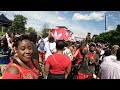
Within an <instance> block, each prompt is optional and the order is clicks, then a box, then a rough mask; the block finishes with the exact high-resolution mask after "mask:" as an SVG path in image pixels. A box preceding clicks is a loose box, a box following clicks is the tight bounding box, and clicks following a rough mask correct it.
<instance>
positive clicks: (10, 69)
mask: <svg viewBox="0 0 120 90" xmlns="http://www.w3.org/2000/svg"><path fill="white" fill-rule="evenodd" d="M6 71H7V72H9V73H11V74H13V75H18V74H19V73H20V71H19V69H18V68H17V67H15V66H10V67H8V68H7V69H6Z"/></svg>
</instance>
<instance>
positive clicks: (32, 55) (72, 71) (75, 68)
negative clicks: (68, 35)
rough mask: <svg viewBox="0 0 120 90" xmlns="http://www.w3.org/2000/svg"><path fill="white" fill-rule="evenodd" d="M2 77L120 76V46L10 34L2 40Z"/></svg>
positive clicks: (0, 45)
mask: <svg viewBox="0 0 120 90" xmlns="http://www.w3.org/2000/svg"><path fill="white" fill-rule="evenodd" d="M0 74H1V79H120V48H119V45H112V46H107V44H105V43H100V42H97V43H95V42H92V41H91V35H90V33H88V35H87V36H86V38H85V40H83V41H76V42H72V41H65V40H56V41H55V39H54V37H53V36H52V35H51V34H50V33H49V34H48V35H47V36H46V37H42V36H39V35H37V34H36V33H35V32H31V33H30V34H19V33H12V34H8V33H6V34H5V35H3V36H2V37H1V39H0Z"/></svg>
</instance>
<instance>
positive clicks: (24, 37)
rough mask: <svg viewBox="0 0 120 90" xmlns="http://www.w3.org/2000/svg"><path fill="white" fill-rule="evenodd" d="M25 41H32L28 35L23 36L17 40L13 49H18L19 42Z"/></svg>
mask: <svg viewBox="0 0 120 90" xmlns="http://www.w3.org/2000/svg"><path fill="white" fill-rule="evenodd" d="M25 39H27V40H30V39H29V36H28V35H27V34H23V35H21V36H20V37H17V38H15V40H14V44H13V47H18V45H19V41H22V40H25Z"/></svg>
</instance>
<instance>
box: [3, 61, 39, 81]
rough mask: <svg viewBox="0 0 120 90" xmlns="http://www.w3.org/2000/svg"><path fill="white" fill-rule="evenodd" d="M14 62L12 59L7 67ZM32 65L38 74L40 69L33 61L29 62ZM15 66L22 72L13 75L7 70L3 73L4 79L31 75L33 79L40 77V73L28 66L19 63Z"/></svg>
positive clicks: (27, 77) (23, 77)
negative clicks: (27, 67) (29, 68)
mask: <svg viewBox="0 0 120 90" xmlns="http://www.w3.org/2000/svg"><path fill="white" fill-rule="evenodd" d="M13 64H14V63H13V62H12V61H11V62H10V63H9V64H8V65H7V67H6V68H8V67H10V66H11V65H13ZM29 64H30V67H31V68H32V69H33V70H34V71H35V72H36V73H37V74H38V71H37V70H36V68H35V67H34V66H33V64H32V62H31V61H30V62H29ZM14 66H16V67H17V68H18V69H19V71H20V73H19V74H18V75H13V74H11V73H9V72H7V71H6V70H5V71H4V73H3V76H2V79H29V78H30V76H32V77H33V79H38V75H36V74H35V73H34V72H32V71H31V70H28V69H26V68H23V67H21V66H19V65H17V64H14Z"/></svg>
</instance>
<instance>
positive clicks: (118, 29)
mask: <svg viewBox="0 0 120 90" xmlns="http://www.w3.org/2000/svg"><path fill="white" fill-rule="evenodd" d="M116 30H117V31H119V32H120V24H118V25H117V28H116Z"/></svg>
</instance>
